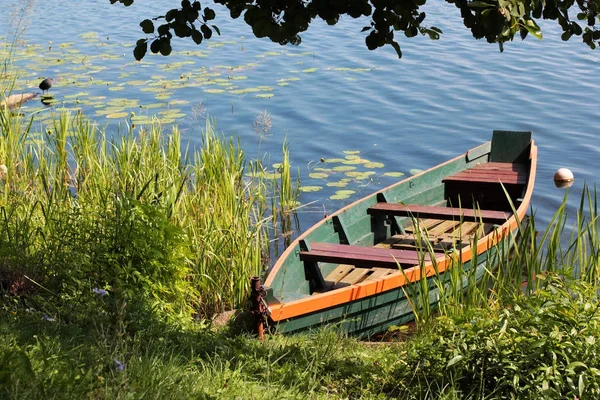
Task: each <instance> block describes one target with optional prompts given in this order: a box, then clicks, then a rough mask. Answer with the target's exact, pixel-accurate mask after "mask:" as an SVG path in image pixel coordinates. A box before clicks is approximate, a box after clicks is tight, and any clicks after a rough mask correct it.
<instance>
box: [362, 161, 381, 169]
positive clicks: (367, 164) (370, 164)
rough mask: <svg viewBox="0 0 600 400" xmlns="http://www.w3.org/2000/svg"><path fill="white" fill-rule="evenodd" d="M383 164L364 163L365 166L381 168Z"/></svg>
mask: <svg viewBox="0 0 600 400" xmlns="http://www.w3.org/2000/svg"><path fill="white" fill-rule="evenodd" d="M383 167H384V165H383V164H382V163H380V162H368V163H365V168H383Z"/></svg>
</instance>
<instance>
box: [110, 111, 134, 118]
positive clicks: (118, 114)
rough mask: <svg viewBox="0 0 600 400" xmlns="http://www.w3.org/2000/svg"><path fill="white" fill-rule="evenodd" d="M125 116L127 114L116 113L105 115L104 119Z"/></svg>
mask: <svg viewBox="0 0 600 400" xmlns="http://www.w3.org/2000/svg"><path fill="white" fill-rule="evenodd" d="M127 116H129V113H128V112H118V113H112V114H106V118H125V117H127Z"/></svg>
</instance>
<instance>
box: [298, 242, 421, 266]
mask: <svg viewBox="0 0 600 400" xmlns="http://www.w3.org/2000/svg"><path fill="white" fill-rule="evenodd" d="M307 247H308V246H307ZM300 259H301V260H302V261H305V262H309V263H310V262H328V263H333V264H350V265H354V266H356V267H363V268H372V267H382V268H398V264H399V265H400V266H402V267H404V266H413V265H417V264H419V262H420V261H421V260H426V261H429V260H430V256H429V254H427V253H425V252H417V251H413V250H395V249H388V248H384V247H363V246H352V245H347V244H335V243H321V242H315V243H311V244H310V248H309V250H306V251H301V252H300Z"/></svg>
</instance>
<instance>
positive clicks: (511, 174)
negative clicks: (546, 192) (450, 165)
mask: <svg viewBox="0 0 600 400" xmlns="http://www.w3.org/2000/svg"><path fill="white" fill-rule="evenodd" d="M528 171H529V170H528V167H527V166H526V165H525V164H512V163H484V164H478V165H476V166H474V167H472V168H469V169H467V170H464V171H460V172H458V173H456V174H454V175H450V176H447V177H446V178H444V179H443V182H479V183H499V182H502V183H503V184H505V185H524V184H526V183H527V176H528Z"/></svg>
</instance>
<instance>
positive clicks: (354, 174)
mask: <svg viewBox="0 0 600 400" xmlns="http://www.w3.org/2000/svg"><path fill="white" fill-rule="evenodd" d="M373 174H375V172H373V171H366V172H360V171H350V172H346V176H350V177H352V178H354V179H356V180H359V181H361V180H364V179H368V178H369V177H370V176H371V175H373Z"/></svg>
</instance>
